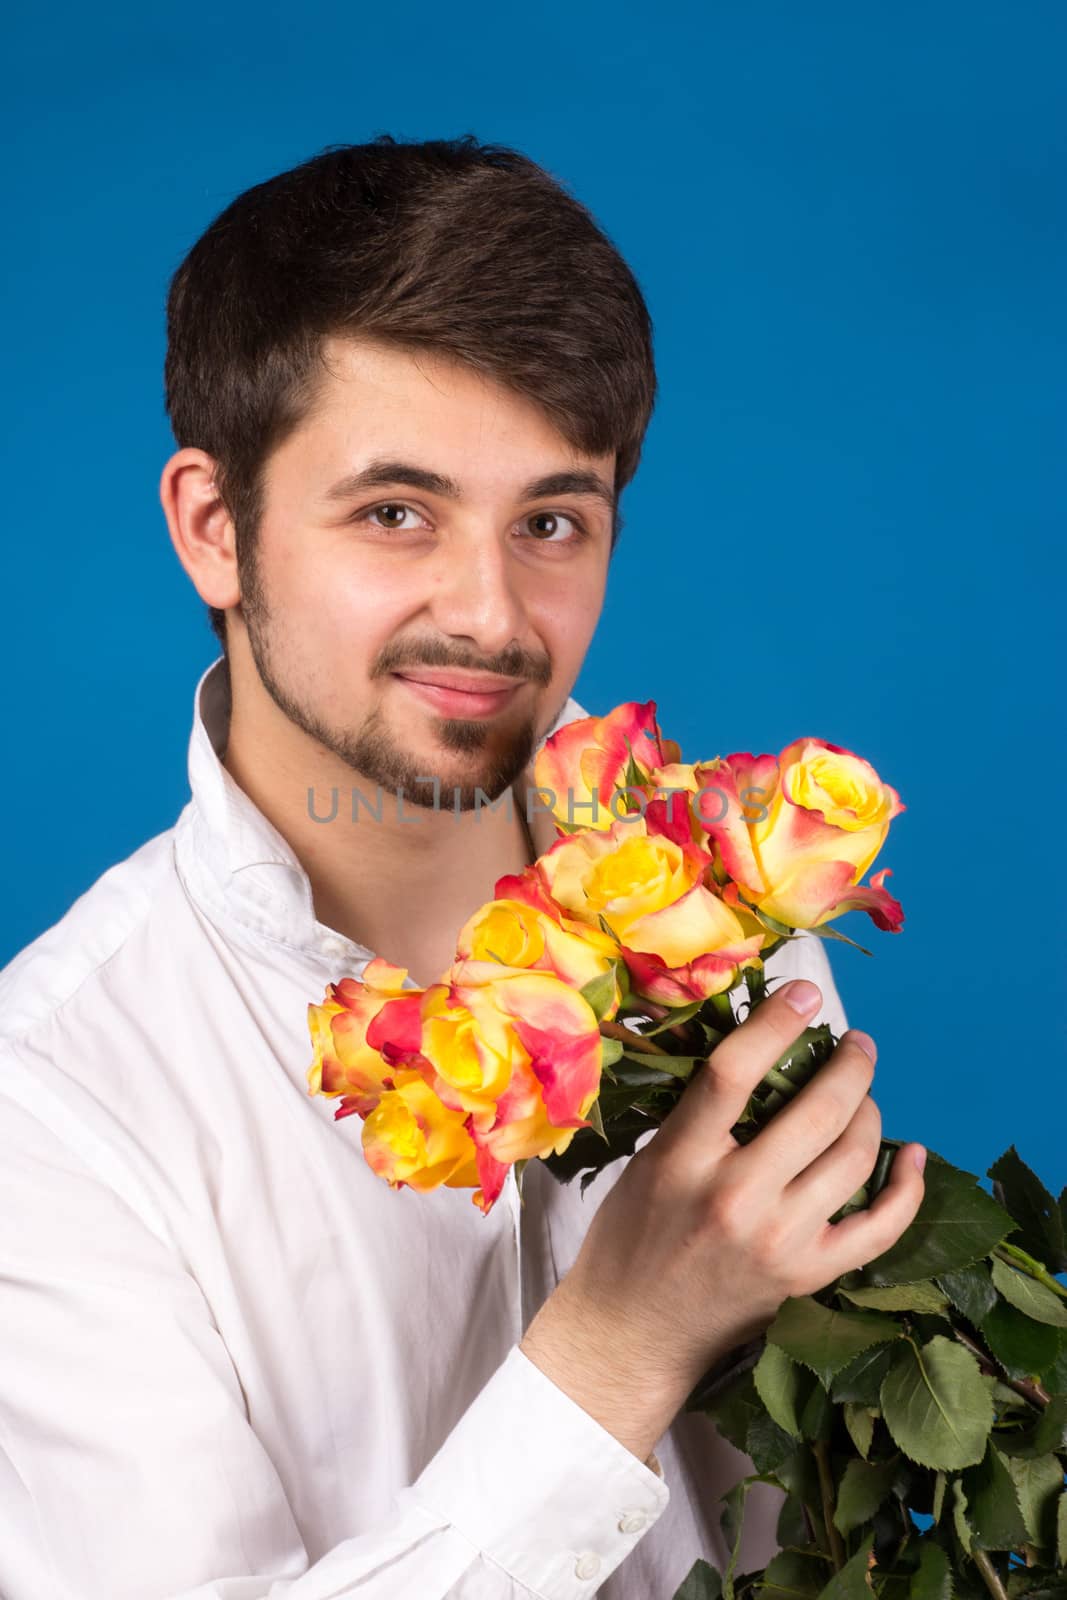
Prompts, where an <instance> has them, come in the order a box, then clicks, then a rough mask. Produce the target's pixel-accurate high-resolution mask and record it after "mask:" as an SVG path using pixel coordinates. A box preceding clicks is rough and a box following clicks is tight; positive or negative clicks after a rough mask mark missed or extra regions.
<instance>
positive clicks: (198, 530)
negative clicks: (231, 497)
mask: <svg viewBox="0 0 1067 1600" xmlns="http://www.w3.org/2000/svg"><path fill="white" fill-rule="evenodd" d="M159 498H160V502H161V504H162V506H163V514H164V516H165V517H166V519H167V528H168V529H169V531H170V537H171V543H172V544H173V546H174V549H175V551H176V552H177V555H178V560H179V561H180V562H181V564H182V566H183V567H184V568H185V570H186V572H187V573H188V575H189V577H190V578H191V579H192V583H193V587H194V588H195V590H196V592H197V594H198V595H199V596H200V598H201V600H204V601H206V602H207V604H208V605H209V606H217V607H218V608H219V609H220V610H222V611H225V610H226V609H227V608H229V607H231V606H236V605H237V604H238V603H239V601H240V599H241V587H240V584H239V582H238V578H237V541H236V536H235V531H234V526H233V522H232V521H231V519H230V514H229V512H228V511H227V509H226V506H225V505H224V503H223V500H222V497H221V495H220V494H219V492H218V490H217V488H216V487H215V462H214V460H213V459H212V458H211V456H209V455H208V454H207V452H206V451H204V450H196V449H194V448H192V447H191V446H190V447H188V448H186V449H183V450H178V451H177V452H176V453H175V454H174V455H172V456H171V458H170V460H169V461H168V462H167V464H166V465H165V467H164V468H163V475H162V477H161V478H160V480H159Z"/></svg>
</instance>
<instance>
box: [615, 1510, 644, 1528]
mask: <svg viewBox="0 0 1067 1600" xmlns="http://www.w3.org/2000/svg"><path fill="white" fill-rule="evenodd" d="M647 1521H648V1518H647V1517H646V1516H645V1513H644V1512H643V1511H627V1513H626V1515H625V1516H624V1517H621V1518H620V1519H619V1532H620V1533H640V1532H641V1529H642V1528H643V1527H644V1526H645V1524H646V1522H647Z"/></svg>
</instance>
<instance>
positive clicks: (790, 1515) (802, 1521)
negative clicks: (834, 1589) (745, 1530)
mask: <svg viewBox="0 0 1067 1600" xmlns="http://www.w3.org/2000/svg"><path fill="white" fill-rule="evenodd" d="M774 1537H775V1539H776V1540H777V1541H778V1548H779V1549H780V1550H781V1549H784V1547H785V1546H786V1545H787V1544H792V1545H806V1544H807V1543H808V1541H809V1540H810V1538H811V1530H810V1528H809V1526H808V1519H807V1517H806V1516H805V1515H804V1507H803V1504H802V1503H801V1501H799V1500H798V1499H797V1497H796V1495H795V1494H787V1495H786V1497H785V1499H784V1500H783V1501H782V1506H781V1510H780V1511H779V1512H778V1521H777V1523H776V1524H775V1529H774ZM819 1586H820V1588H821V1587H822V1580H821V1579H820V1580H819Z"/></svg>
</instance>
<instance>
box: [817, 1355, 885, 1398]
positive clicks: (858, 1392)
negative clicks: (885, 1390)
mask: <svg viewBox="0 0 1067 1600" xmlns="http://www.w3.org/2000/svg"><path fill="white" fill-rule="evenodd" d="M892 1358H893V1346H892V1345H891V1344H880V1345H878V1346H877V1347H876V1348H874V1349H872V1350H861V1352H860V1354H859V1355H858V1356H856V1357H855V1359H854V1360H852V1361H850V1362H849V1364H848V1366H847V1367H842V1369H841V1371H840V1372H839V1373H838V1374H837V1377H836V1378H835V1379H834V1381H833V1383H832V1384H831V1386H830V1395H831V1398H832V1399H833V1400H834V1401H835V1402H840V1401H845V1400H852V1401H855V1402H856V1404H857V1405H862V1406H877V1405H878V1404H879V1395H880V1394H881V1390H882V1379H883V1378H884V1377H885V1375H886V1373H887V1372H888V1371H889V1363H890V1361H891V1360H892Z"/></svg>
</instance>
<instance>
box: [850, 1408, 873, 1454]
mask: <svg viewBox="0 0 1067 1600" xmlns="http://www.w3.org/2000/svg"><path fill="white" fill-rule="evenodd" d="M844 1412H845V1427H846V1428H847V1429H848V1436H849V1438H850V1439H851V1440H852V1443H853V1444H854V1445H855V1446H856V1449H857V1450H858V1451H859V1453H860V1455H861V1456H862V1457H863V1459H864V1460H865V1461H866V1459H867V1457H868V1456H869V1455H870V1453H871V1441H872V1439H873V1438H874V1419H875V1417H876V1416H877V1415H878V1412H877V1410H876V1409H875V1407H874V1406H860V1405H857V1404H856V1402H855V1401H854V1400H846V1401H845V1405H844Z"/></svg>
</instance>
